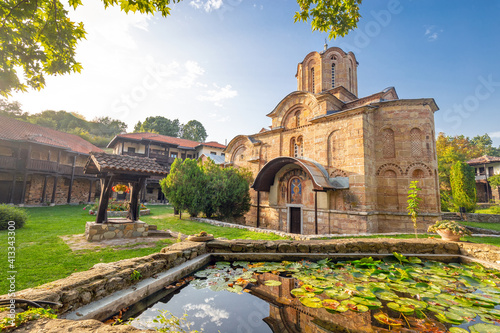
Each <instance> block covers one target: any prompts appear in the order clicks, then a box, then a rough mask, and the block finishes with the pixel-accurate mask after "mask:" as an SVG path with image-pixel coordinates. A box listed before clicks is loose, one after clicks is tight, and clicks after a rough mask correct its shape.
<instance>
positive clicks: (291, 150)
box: [290, 138, 296, 157]
mask: <svg viewBox="0 0 500 333" xmlns="http://www.w3.org/2000/svg"><path fill="white" fill-rule="evenodd" d="M295 146H296V144H295V138H292V139H291V140H290V156H291V157H296V155H295Z"/></svg>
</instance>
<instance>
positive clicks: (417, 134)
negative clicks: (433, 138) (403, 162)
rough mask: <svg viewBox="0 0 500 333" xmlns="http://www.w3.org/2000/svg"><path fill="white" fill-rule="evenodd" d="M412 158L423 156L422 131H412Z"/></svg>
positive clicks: (416, 129) (414, 129)
mask: <svg viewBox="0 0 500 333" xmlns="http://www.w3.org/2000/svg"><path fill="white" fill-rule="evenodd" d="M410 142H411V156H413V157H420V156H422V131H421V130H420V129H418V128H413V129H412V130H411V131H410Z"/></svg>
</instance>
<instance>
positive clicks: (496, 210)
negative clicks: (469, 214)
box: [474, 205, 500, 214]
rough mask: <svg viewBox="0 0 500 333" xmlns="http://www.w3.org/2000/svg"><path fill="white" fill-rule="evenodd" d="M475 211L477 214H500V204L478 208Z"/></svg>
mask: <svg viewBox="0 0 500 333" xmlns="http://www.w3.org/2000/svg"><path fill="white" fill-rule="evenodd" d="M474 213H477V214H500V206H498V205H497V206H491V207H490V208H485V209H476V211H475V212H474Z"/></svg>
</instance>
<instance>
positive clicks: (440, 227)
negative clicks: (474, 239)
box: [427, 220, 471, 242]
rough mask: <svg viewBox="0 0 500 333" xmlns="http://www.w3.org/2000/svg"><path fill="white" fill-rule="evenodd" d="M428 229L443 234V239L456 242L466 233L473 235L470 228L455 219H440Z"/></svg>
mask: <svg viewBox="0 0 500 333" xmlns="http://www.w3.org/2000/svg"><path fill="white" fill-rule="evenodd" d="M427 231H428V232H435V233H437V234H438V235H439V236H441V238H442V239H444V240H448V241H454V242H458V241H459V240H460V238H461V237H463V236H465V235H471V232H470V230H469V229H467V228H466V227H464V226H463V225H460V224H458V223H457V222H455V221H449V220H441V221H439V220H438V221H436V223H435V224H434V225H431V226H430V227H429V228H428V229H427Z"/></svg>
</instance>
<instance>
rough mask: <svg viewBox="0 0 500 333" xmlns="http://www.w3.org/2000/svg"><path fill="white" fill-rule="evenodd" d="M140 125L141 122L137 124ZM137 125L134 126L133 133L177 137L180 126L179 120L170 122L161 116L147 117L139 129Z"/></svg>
mask: <svg viewBox="0 0 500 333" xmlns="http://www.w3.org/2000/svg"><path fill="white" fill-rule="evenodd" d="M139 123H141V122H139ZM139 123H137V124H136V125H135V126H134V132H153V133H158V134H162V135H168V136H173V137H179V132H180V129H181V124H180V122H179V119H174V120H170V119H168V118H165V117H162V116H156V117H147V118H146V120H144V122H143V123H141V125H140V127H139V126H138V125H139Z"/></svg>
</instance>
